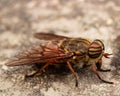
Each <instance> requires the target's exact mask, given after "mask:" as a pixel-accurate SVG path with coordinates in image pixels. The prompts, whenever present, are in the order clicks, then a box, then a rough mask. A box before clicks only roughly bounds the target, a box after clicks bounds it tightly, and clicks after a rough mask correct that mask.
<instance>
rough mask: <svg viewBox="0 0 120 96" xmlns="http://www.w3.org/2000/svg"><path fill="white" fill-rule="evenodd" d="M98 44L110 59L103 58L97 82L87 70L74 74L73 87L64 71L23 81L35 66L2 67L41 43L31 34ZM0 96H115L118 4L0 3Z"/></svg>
mask: <svg viewBox="0 0 120 96" xmlns="http://www.w3.org/2000/svg"><path fill="white" fill-rule="evenodd" d="M44 31H49V32H54V33H55V34H59V35H64V36H70V37H83V38H88V39H91V40H94V39H101V40H102V41H103V42H104V44H105V50H106V52H109V53H113V56H112V58H110V59H106V58H103V66H102V67H103V68H111V69H112V71H111V72H107V73H102V72H99V73H100V75H101V76H102V78H104V79H106V80H109V81H113V82H114V83H115V84H113V85H110V84H105V83H102V82H100V81H99V79H98V78H97V77H96V76H95V75H94V74H93V72H92V71H91V69H90V68H86V69H80V70H77V75H78V78H79V87H78V88H75V87H74V83H75V80H74V78H73V76H72V74H71V73H70V72H58V71H57V70H54V69H49V68H48V69H46V70H45V71H44V72H43V73H42V74H41V75H39V76H35V77H34V78H29V79H27V80H24V75H25V74H26V73H29V72H32V71H34V70H35V69H37V67H36V66H34V65H33V66H32V65H31V66H18V67H13V68H7V67H6V66H5V65H4V63H5V62H6V61H7V59H8V58H10V57H12V56H14V55H15V54H17V53H19V52H20V51H22V50H24V49H27V48H29V47H32V46H34V45H36V44H41V43H42V42H43V41H40V40H36V39H35V38H34V37H33V36H32V35H33V33H35V32H44ZM0 96H120V1H119V0H0Z"/></svg>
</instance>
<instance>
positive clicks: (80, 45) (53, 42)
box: [6, 33, 113, 86]
mask: <svg viewBox="0 0 120 96" xmlns="http://www.w3.org/2000/svg"><path fill="white" fill-rule="evenodd" d="M34 36H35V37H36V38H38V39H44V40H50V41H49V42H48V43H47V44H46V45H39V46H35V47H33V48H31V49H29V50H27V51H25V52H22V53H20V54H18V55H17V56H15V57H13V58H11V59H10V60H8V62H7V63H6V65H7V66H19V65H29V64H35V63H39V64H41V63H42V64H43V63H44V65H43V66H42V67H41V68H40V69H39V70H38V71H36V72H35V73H33V74H30V75H27V76H34V75H36V74H38V73H40V72H41V71H43V70H44V69H45V68H46V67H48V66H49V65H52V64H61V63H60V62H62V63H64V64H66V65H67V67H68V68H69V69H70V71H71V72H72V74H73V76H74V77H75V80H76V83H75V86H78V79H77V75H76V73H75V71H74V69H73V67H72V65H73V64H80V62H84V65H83V67H85V66H88V65H89V66H91V67H92V69H93V72H94V73H95V74H96V75H97V77H98V78H99V79H100V80H101V81H103V82H105V83H109V84H113V82H109V81H106V80H103V79H102V78H101V77H100V76H99V74H98V72H97V71H103V72H107V71H110V69H107V70H103V69H101V65H102V57H103V56H104V57H106V58H109V55H111V54H108V53H104V50H105V48H104V44H103V43H102V41H100V40H98V39H96V40H94V41H93V42H91V41H89V40H87V39H82V38H69V37H65V36H59V35H54V34H49V33H35V35H34Z"/></svg>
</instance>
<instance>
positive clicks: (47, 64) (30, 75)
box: [25, 63, 51, 77]
mask: <svg viewBox="0 0 120 96" xmlns="http://www.w3.org/2000/svg"><path fill="white" fill-rule="evenodd" d="M50 64H51V63H46V64H45V65H44V66H43V67H41V68H40V69H39V70H38V71H36V72H34V73H32V74H29V75H26V76H25V77H32V76H35V75H36V74H38V73H40V72H41V71H43V70H44V69H45V68H46V67H48V66H49V65H50Z"/></svg>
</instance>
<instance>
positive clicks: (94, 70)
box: [92, 65, 113, 84]
mask: <svg viewBox="0 0 120 96" xmlns="http://www.w3.org/2000/svg"><path fill="white" fill-rule="evenodd" d="M92 69H93V72H94V73H95V74H96V75H97V77H98V78H99V79H100V80H101V81H102V82H104V83H109V84H113V82H109V81H106V80H103V79H102V78H101V77H100V75H99V74H98V72H97V70H96V67H95V66H94V65H92Z"/></svg>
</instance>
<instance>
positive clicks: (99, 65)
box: [96, 59, 111, 72]
mask: <svg viewBox="0 0 120 96" xmlns="http://www.w3.org/2000/svg"><path fill="white" fill-rule="evenodd" d="M101 66H102V59H100V60H99V61H98V62H97V63H96V67H97V70H98V71H101V72H108V71H111V69H102V68H101Z"/></svg>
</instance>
